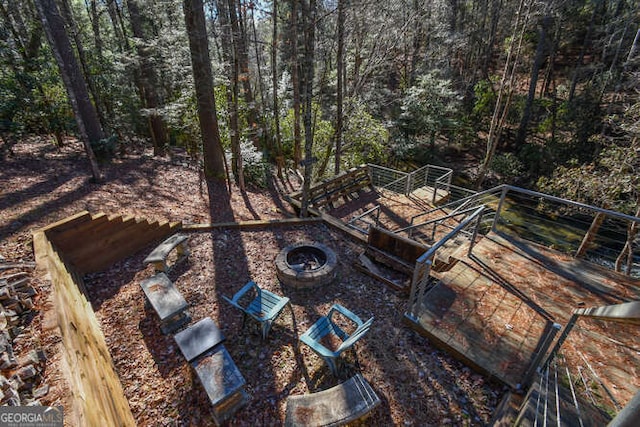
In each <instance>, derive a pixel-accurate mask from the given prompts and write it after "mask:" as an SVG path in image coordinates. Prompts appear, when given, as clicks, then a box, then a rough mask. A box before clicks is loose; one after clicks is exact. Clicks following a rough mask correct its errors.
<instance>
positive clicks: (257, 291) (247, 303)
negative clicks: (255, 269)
mask: <svg viewBox="0 0 640 427" xmlns="http://www.w3.org/2000/svg"><path fill="white" fill-rule="evenodd" d="M252 292H253V295H252ZM222 298H224V299H225V300H227V301H228V302H229V304H231V305H232V306H234V307H236V308H237V309H238V310H240V311H242V313H243V318H242V326H244V323H245V321H246V319H247V315H249V316H250V317H251V318H252V319H254V320H256V321H257V322H258V323H259V324H260V329H261V330H262V338H263V339H266V338H267V335H269V330H270V329H271V325H272V324H273V321H274V320H276V318H277V317H278V315H279V314H280V313H281V312H282V309H283V308H284V307H285V306H286V305H287V304H289V298H287V297H281V296H279V295H276V294H274V293H273V292H269V291H267V290H266V289H262V288H260V287H259V286H258V285H257V284H256V283H255V282H254V281H250V282H248V283H247V284H246V285H244V286H243V287H242V289H240V290H239V291H238V292H236V294H235V295H234V296H233V298H227V297H226V296H224V295H223V296H222Z"/></svg>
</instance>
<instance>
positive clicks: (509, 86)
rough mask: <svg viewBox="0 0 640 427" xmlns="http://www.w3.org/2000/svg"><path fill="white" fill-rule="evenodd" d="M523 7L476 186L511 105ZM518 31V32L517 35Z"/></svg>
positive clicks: (523, 22) (523, 23)
mask: <svg viewBox="0 0 640 427" xmlns="http://www.w3.org/2000/svg"><path fill="white" fill-rule="evenodd" d="M524 8H525V2H524V0H521V1H520V5H519V7H518V13H517V18H516V21H515V22H514V25H513V33H512V36H511V43H510V45H509V51H508V54H507V59H506V61H505V64H504V70H503V75H502V79H501V81H500V88H499V89H498V99H497V100H496V105H495V107H494V109H493V116H492V117H491V125H490V128H489V135H488V136H487V152H486V154H485V157H484V160H483V161H482V164H481V165H480V170H479V171H478V177H477V178H476V188H480V187H481V186H482V184H483V182H484V180H485V178H486V177H487V173H488V172H489V168H490V167H491V162H492V161H493V157H494V156H495V153H496V149H497V147H498V142H499V141H500V136H501V134H502V129H503V127H504V123H505V121H506V118H507V115H508V113H509V108H510V106H511V99H512V96H513V91H514V84H515V76H516V70H517V68H518V67H517V66H518V60H519V56H520V49H521V47H522V41H523V39H524V34H525V30H526V28H527V21H528V19H529V12H530V9H529V8H527V11H526V14H525V12H524ZM525 15H526V16H525ZM518 33H520V34H519V35H518ZM505 98H506V99H505Z"/></svg>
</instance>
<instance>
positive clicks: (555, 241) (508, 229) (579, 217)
mask: <svg viewBox="0 0 640 427" xmlns="http://www.w3.org/2000/svg"><path fill="white" fill-rule="evenodd" d="M475 206H485V207H486V208H487V211H486V214H485V218H486V219H487V220H488V219H490V218H491V217H492V219H493V222H492V224H491V230H493V231H500V232H504V233H509V234H515V235H517V236H518V237H520V238H522V239H525V240H529V241H532V242H534V243H538V244H541V245H544V246H547V247H552V248H553V249H555V250H557V251H559V252H562V253H565V254H568V255H571V256H574V257H577V258H584V259H586V260H588V261H590V262H593V263H596V264H599V265H601V266H604V267H606V268H608V269H611V270H617V271H621V272H624V273H625V274H627V275H631V276H633V277H640V258H639V257H638V256H635V255H634V254H633V253H632V252H630V251H629V249H628V248H629V247H632V246H633V244H630V243H629V240H630V239H632V238H633V233H632V232H631V230H632V228H633V224H636V225H635V227H636V228H637V227H638V226H640V218H638V217H634V216H630V215H625V214H622V213H620V212H615V211H611V210H607V209H602V208H598V207H595V206H589V205H585V204H583V203H579V202H574V201H572V200H567V199H562V198H559V197H555V196H551V195H548V194H544V193H539V192H536V191H531V190H527V189H524V188H519V187H513V186H510V185H501V186H498V187H495V188H492V189H490V190H486V191H483V192H480V193H476V194H474V195H472V196H468V197H465V198H462V199H459V200H456V201H453V202H450V203H447V204H445V205H442V206H440V207H438V208H435V209H432V210H430V211H427V212H423V213H420V214H418V215H415V216H414V217H412V218H411V220H410V224H411V227H413V226H415V229H416V230H418V229H419V228H420V227H419V226H418V224H421V223H426V222H427V221H425V220H424V218H425V217H427V218H428V217H433V216H435V215H438V214H440V215H439V216H441V217H445V216H446V215H450V214H453V213H456V212H461V211H463V210H467V209H472V208H473V207H475ZM625 250H626V252H625Z"/></svg>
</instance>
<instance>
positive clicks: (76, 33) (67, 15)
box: [60, 0, 106, 127]
mask: <svg viewBox="0 0 640 427" xmlns="http://www.w3.org/2000/svg"><path fill="white" fill-rule="evenodd" d="M60 3H61V6H62V10H61V12H62V17H63V18H64V20H65V21H66V24H67V25H68V28H69V29H70V31H71V37H72V39H73V42H74V43H75V45H76V50H77V52H78V61H80V67H81V69H82V72H83V73H84V80H85V82H86V86H87V88H88V89H89V93H90V95H91V97H92V98H93V104H94V109H95V111H96V113H97V115H98V120H100V124H101V127H106V120H105V116H104V114H103V112H102V108H101V105H102V104H103V103H102V98H101V97H100V92H99V91H98V88H97V87H96V85H95V84H94V82H93V78H92V77H91V70H90V69H89V64H88V63H87V54H86V52H85V50H84V45H83V44H82V39H81V38H80V30H79V29H78V25H77V24H76V21H75V19H74V18H73V14H72V12H71V7H70V6H69V1H68V0H62V1H61V2H60Z"/></svg>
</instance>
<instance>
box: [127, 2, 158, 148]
mask: <svg viewBox="0 0 640 427" xmlns="http://www.w3.org/2000/svg"><path fill="white" fill-rule="evenodd" d="M127 8H128V9H129V16H130V19H131V31H132V32H133V35H134V37H136V39H138V40H139V41H138V42H137V45H136V50H137V51H138V56H139V57H140V81H139V83H140V92H141V93H140V98H141V100H142V104H143V105H144V106H145V108H146V109H147V110H148V112H147V114H148V117H149V131H150V134H151V142H152V144H153V154H154V155H156V156H163V155H164V153H165V148H166V145H167V137H166V132H165V125H164V121H163V120H162V116H161V115H160V114H159V113H158V108H159V107H160V106H161V105H160V102H159V100H158V99H159V96H158V93H157V91H156V88H157V87H158V83H157V77H156V73H155V70H154V68H153V63H152V60H151V52H150V51H149V47H148V46H145V45H146V44H147V43H148V37H147V35H146V33H145V31H144V29H143V25H142V15H141V13H140V8H139V7H138V2H137V0H127Z"/></svg>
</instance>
